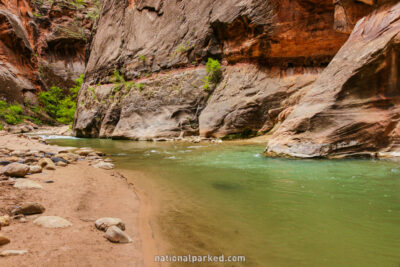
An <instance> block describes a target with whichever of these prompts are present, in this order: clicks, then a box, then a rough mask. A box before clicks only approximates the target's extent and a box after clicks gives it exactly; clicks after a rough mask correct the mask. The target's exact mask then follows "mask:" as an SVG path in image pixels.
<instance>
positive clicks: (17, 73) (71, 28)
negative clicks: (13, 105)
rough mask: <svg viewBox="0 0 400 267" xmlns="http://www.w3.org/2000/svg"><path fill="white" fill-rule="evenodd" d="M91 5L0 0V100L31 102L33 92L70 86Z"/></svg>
mask: <svg viewBox="0 0 400 267" xmlns="http://www.w3.org/2000/svg"><path fill="white" fill-rule="evenodd" d="M97 8H98V7H97V6H96V5H95V1H85V3H84V4H83V5H79V4H75V2H69V1H62V0H55V1H47V0H44V1H17V0H8V1H0V25H1V29H0V37H1V38H0V99H2V100H6V101H7V102H19V103H26V104H31V105H32V104H33V105H36V104H37V98H36V94H37V92H39V91H41V90H46V89H48V88H50V87H51V86H53V85H57V86H59V87H61V88H68V87H71V86H73V85H74V80H75V79H76V78H77V77H79V75H80V74H82V73H83V72H84V70H85V51H86V47H87V45H88V43H89V40H90V39H91V29H92V28H93V24H94V22H95V18H94V17H93V14H95V13H96V9H97Z"/></svg>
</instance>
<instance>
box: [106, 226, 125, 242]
mask: <svg viewBox="0 0 400 267" xmlns="http://www.w3.org/2000/svg"><path fill="white" fill-rule="evenodd" d="M104 237H105V238H107V240H108V241H110V242H113V243H132V239H131V238H130V237H129V236H128V235H127V234H126V233H125V232H123V231H122V230H121V229H120V228H118V227H117V226H110V227H109V228H108V229H107V231H106V233H105V235H104Z"/></svg>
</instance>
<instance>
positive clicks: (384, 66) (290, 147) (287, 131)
mask: <svg viewBox="0 0 400 267" xmlns="http://www.w3.org/2000/svg"><path fill="white" fill-rule="evenodd" d="M399 62H400V3H398V4H395V5H393V6H387V7H383V8H381V9H380V10H379V11H374V12H373V13H372V14H371V15H368V16H367V17H365V18H363V19H361V20H360V21H359V22H358V23H357V25H356V27H355V28H354V30H353V32H352V34H351V36H350V38H349V40H348V41H347V42H346V44H345V45H344V46H343V47H342V48H341V49H340V51H339V52H338V54H337V55H336V56H335V58H334V59H333V60H332V62H331V63H330V64H329V66H328V67H327V68H326V69H325V70H324V72H323V73H322V74H321V75H320V77H319V78H318V79H317V81H316V82H315V83H314V85H313V88H312V89H311V90H310V91H309V92H308V93H307V94H306V95H305V96H304V97H303V98H302V99H301V101H300V103H299V104H298V105H297V106H296V107H295V108H294V110H293V111H292V112H291V114H290V116H289V117H288V118H287V119H286V120H285V121H284V123H283V124H282V126H281V127H280V128H279V129H278V130H277V131H276V132H275V133H274V135H273V137H272V139H271V140H270V142H269V144H268V147H267V152H268V153H269V154H273V155H276V154H277V155H288V156H298V157H326V156H337V157H341V156H356V155H367V156H371V155H373V156H374V155H376V152H378V151H379V152H380V155H382V156H384V155H390V153H391V152H396V153H397V151H398V144H399V140H400V138H399V137H400V136H399V130H398V129H399V124H398V121H399V115H398V114H399V103H400V65H399Z"/></svg>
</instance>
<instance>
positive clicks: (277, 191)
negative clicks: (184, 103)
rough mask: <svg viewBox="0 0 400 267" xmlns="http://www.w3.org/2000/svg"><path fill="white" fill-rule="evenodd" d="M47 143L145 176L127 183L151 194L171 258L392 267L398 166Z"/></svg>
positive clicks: (220, 150)
mask: <svg viewBox="0 0 400 267" xmlns="http://www.w3.org/2000/svg"><path fill="white" fill-rule="evenodd" d="M50 142H51V143H56V144H60V145H66V146H91V147H94V148H98V149H101V150H102V151H105V152H107V153H110V154H113V158H114V159H115V160H116V163H117V166H118V168H121V169H125V170H138V171H141V172H143V173H144V174H145V175H144V176H140V177H129V178H130V179H132V180H133V181H134V182H135V183H136V185H137V186H139V187H141V188H142V189H143V190H144V191H146V192H148V194H150V195H154V196H157V197H156V198H154V199H156V200H154V201H157V205H160V206H161V211H160V212H159V213H158V214H157V216H156V218H154V219H155V221H156V222H157V223H158V225H159V226H160V227H161V229H162V231H161V234H162V236H164V237H166V238H167V240H168V241H169V242H170V243H171V245H172V246H173V249H170V250H169V251H167V252H169V253H172V254H184V255H185V254H188V253H190V254H192V255H193V254H200V255H203V254H205V255H207V254H212V255H219V254H221V253H224V254H225V255H245V256H246V259H247V260H246V263H245V264H229V265H227V266H396V267H398V266H399V264H400V195H399V189H400V169H399V164H398V163H396V162H391V161H372V160H286V159H271V158H265V157H264V156H262V154H261V152H262V151H263V146H258V145H239V144H235V143H228V144H194V145H193V144H177V143H140V142H130V141H111V140H98V139H92V140H88V139H77V140H63V139H58V140H57V139H55V140H51V141H50ZM128 173H129V172H128ZM132 176H134V175H132ZM155 204H156V203H155ZM204 266H208V265H204Z"/></svg>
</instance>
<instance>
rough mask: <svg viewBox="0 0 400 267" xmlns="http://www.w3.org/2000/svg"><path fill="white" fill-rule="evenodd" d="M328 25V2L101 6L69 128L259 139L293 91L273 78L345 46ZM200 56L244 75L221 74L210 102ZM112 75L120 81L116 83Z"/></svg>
mask: <svg viewBox="0 0 400 267" xmlns="http://www.w3.org/2000/svg"><path fill="white" fill-rule="evenodd" d="M346 7H347V6H346ZM350 7H353V4H352V5H350ZM369 8H370V6H369V5H366V4H362V5H357V6H356V7H354V8H353V9H354V10H358V9H361V10H364V9H365V10H366V9H369ZM353 9H352V10H353ZM363 12H364V11H363ZM365 12H367V10H366V11H365ZM353 13H354V12H353ZM353 13H351V14H353ZM361 13H362V12H361ZM354 14H355V13H354ZM358 15H359V14H358V13H357V14H355V16H354V17H357V16H358ZM337 17H339V16H337ZM352 18H353V17H352ZM334 20H335V4H334V3H333V1H331V0H323V1H316V0H313V1H306V0H294V1H278V0H269V1H264V0H252V1H242V0H232V1H220V0H212V1H200V2H199V1H193V0H192V1H185V2H182V1H136V2H132V1H128V0H123V1H115V0H106V1H104V2H103V13H102V16H101V19H100V20H99V25H98V30H97V32H96V37H95V38H94V41H93V45H92V50H91V54H90V58H89V62H88V65H87V69H86V79H85V82H84V85H83V87H82V90H81V92H80V95H79V101H78V111H77V113H76V114H77V117H76V120H75V123H74V130H75V132H76V134H77V135H78V136H84V137H98V136H100V137H112V138H124V139H139V140H147V139H154V138H165V137H180V136H185V135H199V134H200V132H201V134H202V135H206V136H224V135H229V134H241V133H242V132H249V131H256V132H257V131H260V132H265V131H266V129H270V128H272V127H271V123H272V124H273V123H275V121H276V116H277V114H276V113H277V112H278V111H279V109H281V108H285V107H286V106H285V105H284V104H281V102H282V100H283V99H284V98H285V97H289V96H290V95H292V94H294V93H295V92H294V91H295V90H294V89H293V88H289V87H288V86H289V84H290V82H288V81H284V79H280V78H282V77H283V78H285V77H286V76H293V75H295V76H297V75H298V74H307V73H313V74H317V73H318V72H319V69H320V68H321V67H324V66H326V65H327V64H328V63H329V61H330V60H331V59H332V57H333V56H334V55H335V53H336V52H337V51H338V50H339V48H340V47H341V46H342V45H343V43H344V42H345V41H346V39H347V38H348V34H346V33H339V32H337V31H335V28H334ZM132 32H134V33H135V34H131V33H132ZM209 57H212V58H215V59H219V61H220V62H222V63H224V64H225V65H231V64H235V63H238V62H240V63H243V62H246V63H249V65H248V68H247V69H248V74H247V73H246V66H243V67H242V68H243V71H242V74H243V76H244V77H240V73H239V72H237V73H235V70H233V71H232V70H229V69H228V70H227V73H226V75H227V76H228V77H226V78H225V79H224V81H222V82H221V83H220V85H219V86H218V88H217V90H216V92H215V94H213V92H212V91H213V90H212V89H213V88H210V90H204V89H203V83H204V82H203V81H202V80H203V79H205V76H206V72H205V70H204V63H205V62H206V61H207V59H208V58H209ZM252 65H253V66H252ZM255 66H262V67H258V68H257V67H255ZM195 67H196V68H195ZM255 68H256V69H257V70H256V71H255V70H254V69H255ZM171 69H172V70H173V71H168V72H166V73H162V74H160V75H158V73H159V72H161V71H163V70H171ZM115 71H119V72H120V74H121V75H122V76H123V78H124V79H119V80H120V81H118V82H115V77H113V73H114V72H115ZM257 72H259V74H258V73H257ZM245 73H246V74H245ZM114 76H115V75H114ZM143 76H145V77H143ZM149 76H150V77H149ZM262 77H265V78H266V80H265V81H263V80H261V78H262ZM246 78H248V79H249V80H246ZM138 79H139V80H138ZM290 79H292V78H291V77H289V80H290ZM306 79H308V78H306ZM300 80H302V79H300ZM126 81H130V82H135V83H137V84H142V87H136V86H133V87H132V84H131V85H129V84H126ZM268 81H269V82H272V85H271V86H269V83H268ZM301 82H302V81H300V84H301ZM241 84H246V86H241ZM267 85H268V86H267ZM303 85H304V83H303V84H301V85H299V86H295V87H294V88H297V89H299V90H300V89H302V86H303ZM128 88H130V89H128ZM252 94H253V95H252ZM275 97H277V99H275ZM230 98H232V99H230ZM209 99H210V100H209ZM208 104H210V107H209V108H208ZM224 105H227V106H226V107H225V106H224ZM204 108H206V109H205V111H204V112H205V115H204V116H203V117H202V119H201V120H202V122H201V123H200V129H199V117H200V114H202V110H203V109H204ZM224 118H226V119H227V121H226V122H225V121H222V120H223V119H224ZM247 122H248V123H247ZM202 126H204V129H201V128H202ZM264 126H265V127H264ZM272 126H273V125H272Z"/></svg>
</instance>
